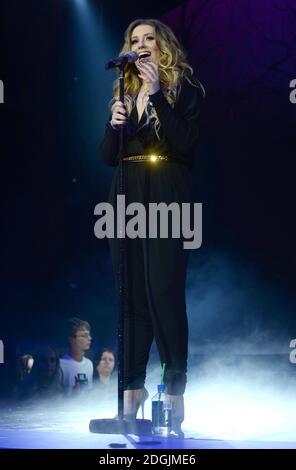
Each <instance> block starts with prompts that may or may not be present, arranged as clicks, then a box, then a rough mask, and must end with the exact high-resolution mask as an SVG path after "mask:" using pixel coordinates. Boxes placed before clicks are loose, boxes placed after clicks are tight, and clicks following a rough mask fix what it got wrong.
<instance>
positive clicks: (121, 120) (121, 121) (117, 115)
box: [110, 101, 128, 129]
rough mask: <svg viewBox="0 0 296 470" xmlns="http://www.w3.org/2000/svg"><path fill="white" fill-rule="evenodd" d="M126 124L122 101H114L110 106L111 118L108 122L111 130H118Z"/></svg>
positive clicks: (125, 113) (126, 117) (125, 111)
mask: <svg viewBox="0 0 296 470" xmlns="http://www.w3.org/2000/svg"><path fill="white" fill-rule="evenodd" d="M127 122H128V116H127V110H126V106H125V105H124V104H123V103H122V101H115V103H114V104H113V106H112V118H111V121H110V124H111V126H112V127H113V129H119V127H120V126H124V125H126V124H127Z"/></svg>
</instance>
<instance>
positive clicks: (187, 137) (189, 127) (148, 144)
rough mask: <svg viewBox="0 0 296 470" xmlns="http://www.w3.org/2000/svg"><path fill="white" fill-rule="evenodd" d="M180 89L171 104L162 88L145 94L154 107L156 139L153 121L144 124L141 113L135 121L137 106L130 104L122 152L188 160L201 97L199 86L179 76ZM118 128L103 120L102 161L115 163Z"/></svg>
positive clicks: (196, 129)
mask: <svg viewBox="0 0 296 470" xmlns="http://www.w3.org/2000/svg"><path fill="white" fill-rule="evenodd" d="M180 85H181V89H180V92H179V96H178V97H177V100H176V103H175V106H174V108H172V107H171V106H170V104H169V103H168V101H167V100H166V98H165V96H164V94H163V92H162V90H161V89H160V90H158V91H157V92H156V93H155V94H153V95H149V101H150V103H151V104H152V105H153V107H154V108H155V110H156V112H157V115H158V118H159V121H160V130H159V137H160V140H159V139H158V137H157V135H156V133H155V130H154V127H153V123H154V120H152V121H151V122H150V124H148V125H144V123H145V120H146V116H145V112H144V113H143V115H142V117H141V119H140V122H139V123H138V113H137V108H136V106H134V108H133V109H132V112H131V114H130V117H129V124H128V126H127V127H128V128H127V137H126V143H125V150H124V155H125V156H129V155H151V154H155V155H166V156H169V157H172V158H173V159H174V160H175V161H176V160H178V161H180V162H183V163H186V164H188V165H190V164H191V162H192V150H193V148H194V146H195V144H196V141H197V138H198V134H199V116H200V110H201V105H202V101H203V93H202V90H201V88H200V87H197V86H193V85H191V84H190V83H189V82H188V80H187V79H185V78H183V79H182V80H181V83H180ZM118 151H119V132H118V130H117V129H113V128H112V126H111V124H110V122H108V123H107V124H106V129H105V136H104V139H103V141H102V143H101V146H100V152H101V156H102V158H103V160H104V162H105V163H106V164H108V165H111V166H116V165H118Z"/></svg>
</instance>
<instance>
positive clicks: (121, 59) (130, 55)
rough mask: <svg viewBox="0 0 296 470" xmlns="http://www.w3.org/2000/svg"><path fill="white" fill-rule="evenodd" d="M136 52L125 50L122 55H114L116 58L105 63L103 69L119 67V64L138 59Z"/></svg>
mask: <svg viewBox="0 0 296 470" xmlns="http://www.w3.org/2000/svg"><path fill="white" fill-rule="evenodd" d="M138 57H139V56H138V54H137V53H136V52H134V51H129V52H126V53H125V54H123V55H120V56H118V57H116V59H111V60H110V61H109V62H107V64H106V65H105V69H107V70H108V69H113V68H114V67H120V66H121V65H125V64H126V63H127V62H136V60H137V59H138Z"/></svg>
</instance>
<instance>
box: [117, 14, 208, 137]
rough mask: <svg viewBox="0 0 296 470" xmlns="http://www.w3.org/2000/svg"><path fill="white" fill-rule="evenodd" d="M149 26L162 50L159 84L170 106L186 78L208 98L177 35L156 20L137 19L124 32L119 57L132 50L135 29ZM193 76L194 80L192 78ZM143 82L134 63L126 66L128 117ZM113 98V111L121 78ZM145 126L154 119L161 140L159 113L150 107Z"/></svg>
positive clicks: (160, 53) (125, 91)
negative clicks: (182, 80)
mask: <svg viewBox="0 0 296 470" xmlns="http://www.w3.org/2000/svg"><path fill="white" fill-rule="evenodd" d="M139 25H149V26H152V27H154V29H155V35H156V43H157V46H158V48H159V63H158V72H159V82H160V87H161V89H162V91H163V93H164V96H165V98H166V99H167V101H168V103H169V104H170V106H171V107H172V108H173V107H174V104H175V102H176V99H177V97H178V94H179V91H180V81H181V79H182V78H183V77H184V78H186V79H187V80H188V81H189V83H191V85H193V86H196V87H199V88H201V90H202V93H203V94H204V95H205V90H204V87H203V85H202V84H201V83H200V82H199V80H197V79H196V78H195V77H193V69H192V67H191V66H190V65H189V64H188V62H187V60H186V58H187V54H186V52H185V50H184V49H183V47H182V46H181V44H180V43H179V41H178V39H177V38H176V36H175V35H174V33H173V31H172V30H171V29H170V28H169V27H168V26H167V25H165V24H164V23H162V22H161V21H159V20H154V19H146V20H145V19H137V20H134V21H133V22H132V23H130V25H129V26H128V28H127V29H126V31H125V33H124V45H123V48H122V49H121V51H120V53H119V55H121V54H124V53H126V52H128V51H130V50H131V49H132V43H131V37H132V32H133V30H134V28H135V27H136V26H139ZM190 77H191V79H190ZM141 85H142V81H141V79H140V78H139V77H138V71H137V68H136V65H135V64H134V63H127V65H126V67H125V83H124V94H125V99H124V101H125V105H126V108H127V112H128V115H130V114H131V112H132V109H133V107H134V106H135V104H136V97H137V95H138V93H139V90H140V88H141ZM113 95H114V96H113V99H112V100H111V103H110V106H111V109H112V111H113V106H114V102H115V101H117V100H119V79H118V78H117V79H116V80H115V82H114V85H113ZM145 114H146V122H145V123H144V124H143V125H146V124H147V123H148V122H149V121H150V120H152V119H153V120H154V129H155V132H156V135H157V137H158V139H160V137H159V129H160V122H159V119H158V116H157V113H156V110H155V109H154V108H153V107H151V110H150V113H148V110H147V105H146V107H145Z"/></svg>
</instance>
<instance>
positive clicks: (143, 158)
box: [123, 155, 169, 162]
mask: <svg viewBox="0 0 296 470" xmlns="http://www.w3.org/2000/svg"><path fill="white" fill-rule="evenodd" d="M123 160H125V161H130V162H159V161H165V162H167V161H168V160H169V157H167V156H164V155H132V156H130V157H123Z"/></svg>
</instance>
